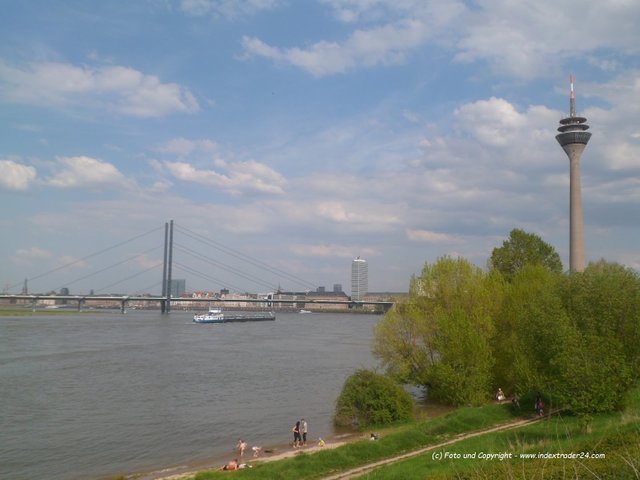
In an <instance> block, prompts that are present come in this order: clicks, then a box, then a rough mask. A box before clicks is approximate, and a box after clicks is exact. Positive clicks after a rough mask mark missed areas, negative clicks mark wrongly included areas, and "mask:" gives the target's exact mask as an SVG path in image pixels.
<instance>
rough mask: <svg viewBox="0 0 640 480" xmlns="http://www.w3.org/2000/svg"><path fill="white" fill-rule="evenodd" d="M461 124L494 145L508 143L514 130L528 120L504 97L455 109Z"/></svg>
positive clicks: (479, 138)
mask: <svg viewBox="0 0 640 480" xmlns="http://www.w3.org/2000/svg"><path fill="white" fill-rule="evenodd" d="M455 115H456V117H457V118H458V121H459V123H460V125H461V126H462V127H463V128H464V129H466V130H468V131H469V132H471V133H472V134H473V135H474V136H475V137H476V138H477V139H478V140H480V141H481V142H483V143H487V144H489V145H493V146H502V145H507V144H508V143H509V142H511V141H512V140H513V132H514V130H516V129H519V128H521V127H522V125H524V123H525V122H526V118H525V116H524V115H523V114H521V113H519V112H518V111H517V110H516V109H515V107H514V106H513V105H512V104H511V103H509V102H507V101H506V100H504V99H502V98H495V97H491V98H490V99H489V100H478V101H477V102H474V103H468V104H466V105H463V106H462V107H460V108H458V109H457V110H456V111H455Z"/></svg>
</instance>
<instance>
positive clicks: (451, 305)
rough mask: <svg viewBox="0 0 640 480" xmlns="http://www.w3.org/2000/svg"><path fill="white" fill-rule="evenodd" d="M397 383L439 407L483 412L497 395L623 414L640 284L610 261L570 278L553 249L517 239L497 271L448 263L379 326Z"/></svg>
mask: <svg viewBox="0 0 640 480" xmlns="http://www.w3.org/2000/svg"><path fill="white" fill-rule="evenodd" d="M374 338H375V339H374V346H373V351H374V354H375V355H376V357H378V358H379V359H380V361H381V363H382V366H383V367H384V369H385V370H386V372H387V374H389V376H391V377H393V378H394V379H396V380H398V381H399V382H401V383H409V384H415V385H421V386H424V387H426V388H427V391H428V395H429V397H430V398H432V399H436V400H438V401H441V402H444V403H447V404H452V405H478V404H481V403H484V402H486V401H487V400H488V399H490V398H492V396H493V394H494V392H495V391H496V389H497V388H498V387H501V388H502V389H503V390H504V391H505V393H507V394H508V395H518V396H527V395H542V396H544V397H545V398H547V399H550V400H552V401H553V402H555V404H557V405H559V406H562V407H564V408H566V409H568V410H570V411H571V412H574V413H576V414H579V415H581V416H583V417H584V418H586V419H588V418H589V416H590V415H592V414H594V413H598V412H605V411H612V410H615V409H617V408H619V407H621V403H622V401H623V398H624V394H625V393H626V391H627V390H628V389H629V388H630V387H631V386H633V385H634V384H635V383H636V382H637V381H638V376H639V372H640V368H639V367H640V277H639V276H638V273H637V272H636V271H634V270H632V269H630V268H627V267H624V266H622V265H619V264H616V263H611V262H607V261H604V260H601V261H599V262H595V263H591V264H590V265H589V266H588V267H587V268H586V269H585V271H584V272H580V273H566V272H563V271H562V263H561V261H560V257H559V255H558V254H557V252H556V251H555V249H554V248H553V247H552V246H550V245H548V244H547V243H545V242H544V241H543V240H542V239H541V238H540V237H538V236H537V235H534V234H531V233H527V232H524V231H522V230H518V229H515V230H513V231H512V232H511V234H510V236H509V238H508V239H507V240H505V242H504V243H503V244H502V246H501V247H497V248H495V249H494V250H493V252H492V255H491V257H490V259H489V261H488V268H487V269H481V268H478V267H476V266H474V265H472V264H471V263H470V262H469V261H467V260H466V259H464V258H451V257H448V256H445V257H442V258H439V259H438V260H437V261H436V262H435V263H426V264H425V265H424V267H423V268H422V271H421V273H420V275H416V276H413V277H412V278H411V282H410V289H409V295H408V297H407V298H406V299H404V300H402V301H400V302H398V303H396V305H395V306H394V308H393V309H392V310H390V311H389V312H388V313H387V314H386V315H385V317H384V318H383V319H382V320H381V321H380V322H379V323H378V324H377V325H376V327H375V331H374Z"/></svg>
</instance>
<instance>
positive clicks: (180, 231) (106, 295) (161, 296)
mask: <svg viewBox="0 0 640 480" xmlns="http://www.w3.org/2000/svg"><path fill="white" fill-rule="evenodd" d="M163 228H164V242H163V243H158V242H157V238H158V237H160V234H161V232H162V230H163ZM132 249H133V250H134V251H133V252H132ZM122 250H126V252H125V253H124V254H123V253H122ZM160 255H162V258H161V259H160V258H158V257H159V256H160ZM214 255H215V256H214ZM221 257H223V258H224V259H223V258H221ZM101 258H108V260H107V263H106V264H103V265H101V266H99V267H98V266H97V265H98V263H99V262H98V261H97V260H98V259H101ZM88 264H91V266H93V265H96V267H95V268H93V269H92V270H91V271H90V272H88V273H86V270H85V273H83V274H82V275H79V276H77V277H73V276H71V275H70V272H72V271H73V270H74V269H75V268H78V266H82V267H85V266H87V265H88ZM212 271H213V272H216V276H213V275H212V274H211V272H212ZM175 272H180V275H181V276H183V277H187V278H188V279H189V280H190V281H192V280H193V279H194V278H195V279H197V281H200V284H206V285H207V286H216V287H217V288H214V289H213V290H219V291H221V292H222V291H226V292H229V291H230V290H233V291H235V292H249V291H258V292H259V291H262V292H265V291H266V293H258V294H255V295H252V296H253V298H243V302H244V303H247V304H255V307H256V308H273V307H274V305H279V306H283V305H292V306H293V305H295V306H296V307H297V308H304V305H305V304H307V303H309V304H317V305H323V304H345V305H347V306H348V308H354V307H358V306H363V305H376V306H379V307H381V308H383V309H386V308H388V307H389V306H390V305H391V302H388V301H369V302H366V301H364V302H363V301H358V302H355V301H352V300H351V299H350V298H348V297H346V295H345V296H344V298H342V299H337V298H333V299H331V298H326V299H321V298H320V299H319V298H313V299H311V298H304V296H300V295H298V296H292V295H281V294H280V291H281V288H280V286H281V285H282V284H285V285H291V286H292V287H293V288H292V289H291V291H297V292H312V291H315V290H316V289H317V286H316V285H314V284H313V283H312V282H309V281H307V280H305V279H303V278H301V277H299V276H297V275H294V274H291V273H289V272H287V271H285V270H283V269H280V268H278V267H276V266H273V265H270V264H268V263H266V262H264V261H263V260H261V259H259V258H255V257H253V256H250V255H247V254H246V253H244V252H242V251H240V250H238V249H235V248H232V247H229V246H227V245H224V244H222V243H220V242H218V241H216V240H213V239H211V238H210V237H208V236H205V235H202V234H200V233H197V232H195V231H193V230H191V229H188V228H186V227H184V226H181V225H178V224H174V222H173V221H170V222H167V223H165V225H164V227H157V228H154V229H151V230H149V231H147V232H143V233H140V234H137V235H134V236H132V237H130V238H128V239H126V240H124V241H121V242H118V243H116V244H114V245H111V246H108V247H106V248H102V249H100V250H97V251H95V252H92V253H89V254H87V255H85V256H83V257H81V258H79V259H75V260H73V261H70V262H67V263H65V264H63V265H60V266H57V267H55V268H52V269H49V270H47V271H44V272H42V273H39V274H37V275H33V276H31V277H30V278H27V279H25V280H24V282H17V283H14V284H8V285H6V286H5V288H4V291H3V292H2V294H0V300H3V299H4V300H5V301H4V302H2V303H6V302H7V300H8V301H9V303H16V302H17V301H18V300H20V301H21V302H22V303H24V302H27V303H29V304H31V305H33V306H35V305H36V304H38V303H39V302H40V303H42V302H45V301H49V302H52V301H55V302H59V301H62V302H64V303H69V304H76V305H77V308H78V309H81V308H82V306H83V305H87V304H89V303H93V304H95V302H97V301H105V302H110V303H113V302H114V301H117V302H119V304H120V308H121V310H122V311H124V310H125V309H126V306H127V304H129V305H131V304H132V302H144V303H145V305H150V304H154V303H157V305H159V307H160V309H161V310H162V311H163V312H169V311H170V309H171V306H172V305H179V304H181V303H184V302H191V304H190V305H193V304H194V303H198V302H212V301H216V302H220V303H224V302H233V301H236V302H237V299H224V298H221V297H220V296H219V295H215V298H212V295H211V293H212V292H204V295H202V294H201V295H197V296H194V297H189V298H180V297H179V295H177V293H178V292H175V291H173V292H172V291H171V288H172V285H174V282H172V280H173V279H174V278H175V277H174V275H175ZM61 274H64V278H65V280H64V283H63V285H61V286H59V287H56V288H53V289H51V288H46V289H45V290H44V292H48V293H38V294H33V293H29V291H28V286H29V285H33V284H34V283H37V284H38V285H41V284H43V283H44V282H52V281H56V279H58V278H60V277H61V276H62V275H61ZM219 276H223V278H219ZM152 277H155V279H156V280H155V281H154V283H153V284H151V285H149V286H146V287H144V288H142V289H140V288H137V286H136V288H135V290H134V291H133V292H132V293H129V294H125V293H117V292H118V290H117V289H120V288H122V286H123V285H126V284H129V285H130V284H131V283H132V282H136V285H137V284H140V283H141V282H142V280H143V279H144V281H146V280H147V279H149V278H152ZM50 279H53V280H50ZM105 279H109V281H107V280H105ZM101 280H102V281H103V282H104V283H105V285H104V286H102V287H100V288H97V289H94V288H91V289H90V290H89V291H88V292H87V288H86V285H87V284H95V282H99V281H101ZM238 284H241V285H242V286H239V285H238ZM49 285H51V283H49ZM77 285H81V287H80V289H82V287H84V292H83V293H80V294H71V293H70V292H71V291H72V290H73V289H74V286H77ZM248 285H250V286H251V287H249V286H248ZM21 286H22V290H21V292H20V293H11V292H13V291H15V290H17V289H19V288H20V287H21ZM76 289H77V287H76ZM153 290H156V292H158V290H160V292H158V293H149V292H152V291H153ZM125 291H126V289H125ZM129 291H131V290H129ZM114 292H115V293H114ZM120 292H122V290H120ZM201 293H203V292H201ZM198 297H199V298H198ZM34 308H35V307H34Z"/></svg>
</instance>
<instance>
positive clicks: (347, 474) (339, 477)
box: [323, 417, 546, 480]
mask: <svg viewBox="0 0 640 480" xmlns="http://www.w3.org/2000/svg"><path fill="white" fill-rule="evenodd" d="M542 418H546V417H536V418H532V419H527V420H517V421H515V422H510V423H504V424H501V425H497V426H495V427H491V428H487V429H485V430H478V431H477V432H471V433H464V434H461V435H457V436H456V437H454V438H452V439H451V440H447V441H446V442H442V443H438V444H436V445H430V446H428V447H424V448H421V449H419V450H414V451H412V452H409V453H405V454H402V455H398V456H396V457H392V458H387V459H385V460H380V461H378V462H374V463H369V464H367V465H362V466H360V467H357V468H353V469H351V470H347V471H344V472H340V473H336V474H335V475H331V476H328V477H324V478H323V480H347V479H352V478H357V477H360V476H362V475H364V474H366V473H369V472H372V471H373V470H375V469H376V468H379V467H382V466H384V465H390V464H392V463H396V462H401V461H402V460H406V459H408V458H412V457H417V456H419V455H422V454H424V453H427V452H430V451H432V450H437V449H439V448H443V447H446V446H449V445H453V444H454V443H457V442H460V441H462V440H465V439H467V438H473V437H479V436H480V435H485V434H487V433H493V432H502V431H505V430H511V429H513V428H519V427H522V426H524V425H529V424H531V423H535V422H538V421H540V420H542Z"/></svg>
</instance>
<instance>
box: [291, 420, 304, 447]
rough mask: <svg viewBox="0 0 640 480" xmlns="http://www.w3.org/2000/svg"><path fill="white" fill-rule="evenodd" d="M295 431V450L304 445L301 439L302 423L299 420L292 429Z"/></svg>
mask: <svg viewBox="0 0 640 480" xmlns="http://www.w3.org/2000/svg"><path fill="white" fill-rule="evenodd" d="M291 430H292V431H293V448H298V447H300V444H301V443H302V438H301V437H300V421H299V420H298V421H297V422H296V424H295V425H294V426H293V428H292V429H291Z"/></svg>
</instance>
